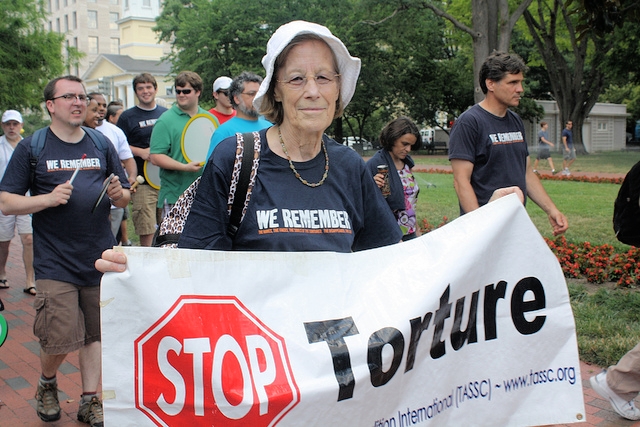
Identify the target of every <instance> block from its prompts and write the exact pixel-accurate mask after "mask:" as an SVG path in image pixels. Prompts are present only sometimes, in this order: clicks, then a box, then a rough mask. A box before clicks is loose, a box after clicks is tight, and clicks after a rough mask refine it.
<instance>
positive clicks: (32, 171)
mask: <svg viewBox="0 0 640 427" xmlns="http://www.w3.org/2000/svg"><path fill="white" fill-rule="evenodd" d="M48 130H49V126H47V127H44V128H41V129H38V130H37V131H35V132H34V133H33V136H32V137H31V146H30V148H31V149H30V153H29V187H31V184H33V180H34V179H35V177H36V165H37V164H38V156H39V155H40V153H41V152H42V149H43V148H44V141H45V139H46V138H47V131H48Z"/></svg>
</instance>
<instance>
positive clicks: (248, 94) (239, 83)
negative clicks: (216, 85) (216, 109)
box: [207, 71, 272, 160]
mask: <svg viewBox="0 0 640 427" xmlns="http://www.w3.org/2000/svg"><path fill="white" fill-rule="evenodd" d="M260 83H262V77H260V76H259V75H257V74H254V73H251V72H249V71H243V72H242V73H240V75H238V76H237V77H235V78H234V79H233V81H232V82H231V85H230V86H229V100H230V101H231V105H232V106H233V108H234V109H235V110H236V116H235V117H234V118H232V119H231V120H228V121H227V122H225V124H223V125H221V126H220V127H219V128H218V129H216V131H215V132H214V134H213V136H211V142H210V143H209V151H208V152H207V160H209V157H211V153H213V149H214V148H216V146H217V145H218V144H219V143H220V142H221V141H222V140H223V139H225V138H228V137H230V136H233V135H235V134H236V133H238V132H239V133H245V132H253V131H259V130H262V129H265V128H268V127H270V126H271V125H272V123H271V122H269V121H268V120H266V119H265V118H264V117H262V116H260V114H258V110H256V108H255V107H254V106H253V98H255V97H256V93H258V89H260Z"/></svg>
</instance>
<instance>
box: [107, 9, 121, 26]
mask: <svg viewBox="0 0 640 427" xmlns="http://www.w3.org/2000/svg"><path fill="white" fill-rule="evenodd" d="M118 19H120V14H119V13H118V12H109V28H110V29H112V30H117V29H118V24H117V23H116V22H118Z"/></svg>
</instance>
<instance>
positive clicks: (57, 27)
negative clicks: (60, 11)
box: [56, 18, 60, 32]
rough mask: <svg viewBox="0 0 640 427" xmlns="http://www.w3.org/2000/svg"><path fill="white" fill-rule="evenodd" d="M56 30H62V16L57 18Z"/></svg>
mask: <svg viewBox="0 0 640 427" xmlns="http://www.w3.org/2000/svg"><path fill="white" fill-rule="evenodd" d="M56 31H57V32H60V18H56Z"/></svg>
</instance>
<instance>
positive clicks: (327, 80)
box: [276, 74, 340, 89]
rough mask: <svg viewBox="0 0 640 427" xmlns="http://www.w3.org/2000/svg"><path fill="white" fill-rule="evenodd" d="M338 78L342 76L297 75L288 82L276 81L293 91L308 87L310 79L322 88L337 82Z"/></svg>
mask: <svg viewBox="0 0 640 427" xmlns="http://www.w3.org/2000/svg"><path fill="white" fill-rule="evenodd" d="M338 77H340V74H333V75H327V74H318V75H317V76H311V77H307V76H300V75H296V76H292V77H291V78H289V79H288V80H276V81H277V82H278V83H284V84H286V85H287V86H289V87H290V88H292V89H302V88H303V87H305V86H306V85H307V81H308V80H309V79H313V80H315V81H316V84H317V85H318V86H320V87H322V86H328V85H330V84H332V83H333V82H335V81H336V79H337V78H338Z"/></svg>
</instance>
